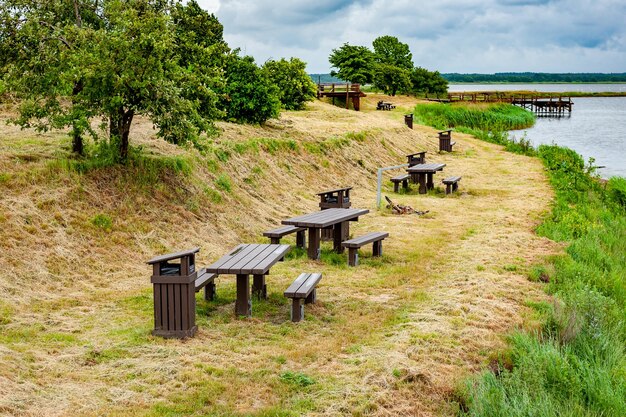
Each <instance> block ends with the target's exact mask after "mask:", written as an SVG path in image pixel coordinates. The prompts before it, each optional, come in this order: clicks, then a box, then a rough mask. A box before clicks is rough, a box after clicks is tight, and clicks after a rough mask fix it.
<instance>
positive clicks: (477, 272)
mask: <svg viewBox="0 0 626 417" xmlns="http://www.w3.org/2000/svg"><path fill="white" fill-rule="evenodd" d="M381 98H382V97H380V96H376V95H369V96H368V97H367V98H366V99H365V103H364V104H363V106H362V107H363V111H362V112H353V111H348V110H344V109H340V108H337V107H333V106H331V105H328V104H325V103H321V102H315V103H313V104H311V105H310V106H309V108H308V109H307V110H305V111H301V112H287V113H284V114H283V115H282V117H281V118H280V119H279V120H272V121H271V123H268V125H267V126H264V127H258V126H257V127H255V126H244V125H233V124H226V123H224V124H220V125H219V128H220V129H221V134H220V135H219V136H218V137H215V138H212V139H211V141H210V143H208V144H207V145H206V147H205V148H204V149H203V150H202V151H198V150H193V149H183V148H178V147H175V146H173V145H170V144H167V143H164V142H162V141H160V140H158V139H156V138H155V136H154V132H153V130H152V127H151V125H150V123H149V122H147V121H145V120H139V121H138V122H137V123H136V125H135V126H134V127H133V130H132V132H131V135H132V142H133V145H134V146H135V147H137V149H136V150H135V151H134V152H133V156H132V163H131V165H130V166H129V167H128V168H123V167H119V166H109V165H108V164H107V163H106V157H105V156H103V155H102V154H100V156H98V157H97V158H96V159H95V160H90V161H76V160H72V159H68V156H67V149H68V147H69V141H68V139H67V137H66V135H65V134H63V133H62V132H61V133H56V132H55V133H45V134H38V133H35V132H33V131H28V130H25V131H21V130H19V129H17V128H14V127H12V126H5V124H4V120H6V118H7V117H9V116H10V114H11V109H10V107H8V106H5V107H3V109H2V115H1V118H2V120H0V122H2V123H1V129H2V130H1V132H2V134H0V195H1V196H2V197H1V198H0V225H1V229H0V248H1V250H0V265H1V269H0V294H1V295H2V297H0V300H1V301H0V330H1V333H0V413H3V414H8V415H77V414H80V415H124V416H126V415H188V414H193V413H196V414H203V415H228V416H231V415H232V416H234V415H246V416H249V415H252V416H277V415H280V416H282V415H294V416H295V415H301V414H307V415H328V416H331V415H333V416H334V415H416V414H418V413H422V414H423V415H442V414H443V415H451V414H453V413H455V411H456V410H455V408H454V404H453V403H451V402H450V401H449V400H450V399H451V396H452V393H453V392H454V388H455V385H456V384H457V382H458V381H461V380H463V378H464V376H465V375H467V374H468V373H471V372H475V371H477V370H479V369H482V368H483V367H484V366H485V364H487V363H489V361H490V359H491V357H490V352H493V351H495V350H496V349H497V348H499V347H502V346H503V344H504V343H503V340H502V336H501V335H502V334H504V333H506V332H508V331H510V330H511V329H512V328H513V327H515V326H521V325H522V323H526V326H531V327H532V326H533V323H534V319H533V317H534V316H533V315H534V314H535V313H534V312H533V310H531V309H530V308H528V307H526V305H527V304H528V305H530V304H529V303H530V301H534V300H537V299H541V298H543V297H545V295H543V294H542V292H541V291H540V287H539V286H540V284H537V283H532V282H529V281H528V280H527V279H526V273H527V272H528V271H527V270H526V265H528V264H530V263H532V262H535V261H538V260H540V259H541V258H542V257H543V256H545V254H547V253H555V252H557V251H558V250H559V247H558V246H556V245H555V244H554V243H553V242H551V241H549V240H547V239H545V238H540V237H537V236H536V235H535V234H534V233H533V229H534V228H535V227H536V225H537V224H538V222H539V218H540V215H541V214H542V213H544V212H545V211H546V210H547V209H548V207H549V204H550V200H551V198H552V192H551V190H550V187H549V185H548V183H547V180H546V177H545V174H544V172H543V168H542V165H541V163H540V162H539V161H538V160H535V159H532V158H528V157H525V156H521V155H513V154H510V153H507V152H505V151H504V150H502V149H501V148H500V147H499V146H497V145H493V144H489V143H484V142H481V141H477V140H474V139H472V138H471V137H469V136H466V135H463V134H455V140H456V141H457V145H456V147H455V152H454V153H453V154H441V155H440V154H438V153H437V139H436V137H437V135H436V131H435V130H433V129H431V128H427V127H422V126H416V128H415V130H409V129H408V128H406V127H405V126H404V125H403V114H404V113H405V112H408V111H410V110H412V109H413V107H414V106H415V104H416V103H415V101H414V100H412V99H410V98H405V97H394V98H388V97H386V98H385V99H386V100H390V101H393V102H395V103H396V104H397V105H398V108H397V109H396V110H395V111H392V112H377V111H375V110H374V108H375V105H376V102H377V101H378V100H380V99H381ZM139 148H140V149H139ZM420 150H427V151H428V154H427V158H428V159H429V160H431V161H440V162H443V163H446V164H447V166H446V168H445V171H444V174H456V175H462V176H463V179H462V181H461V184H460V189H461V193H460V194H459V195H457V196H448V197H444V195H443V192H442V188H441V186H440V187H439V189H438V190H436V191H435V192H430V193H429V194H427V195H417V194H416V193H414V192H413V193H410V194H401V195H393V193H392V192H391V190H392V187H391V184H390V183H388V181H387V179H388V178H389V177H390V176H391V175H397V174H399V173H400V171H395V172H394V171H389V172H387V173H386V175H385V184H384V189H383V191H384V194H386V195H390V196H391V198H393V199H394V200H395V201H397V202H400V203H403V204H408V205H411V206H412V207H414V208H416V209H420V210H430V213H429V214H428V215H427V216H425V217H418V216H415V215H410V216H394V215H392V214H390V212H389V211H387V210H384V209H383V210H380V211H379V210H376V207H375V191H376V180H375V178H376V169H377V168H378V167H381V166H390V165H397V164H400V163H403V162H405V158H404V155H405V154H408V153H413V152H417V151H420ZM93 152H94V154H95V153H97V152H102V150H96V149H95V148H94V149H93ZM94 161H95V162H94ZM438 177H440V176H438ZM440 179H441V178H437V181H440ZM346 185H351V186H354V197H353V206H354V207H359V208H368V209H370V214H368V215H367V216H364V217H363V218H362V219H360V221H359V222H358V223H357V224H354V225H353V227H352V228H351V232H352V234H353V235H360V234H362V233H364V232H367V231H388V232H389V233H390V238H389V239H388V240H386V241H385V255H384V257H383V258H382V259H375V258H371V257H370V254H371V249H370V248H367V249H366V250H364V251H363V253H362V257H361V261H362V264H361V265H360V266H359V267H358V268H348V267H347V266H346V255H343V256H338V255H335V254H333V253H331V251H330V249H331V246H330V244H328V243H326V244H324V245H323V248H322V249H323V254H322V260H321V261H319V262H314V261H309V260H308V259H307V258H306V256H305V254H304V253H303V252H301V251H296V250H292V252H291V254H290V255H289V257H288V259H287V261H286V262H283V263H280V264H279V265H277V266H276V267H274V268H273V269H272V273H271V275H270V276H269V277H268V292H269V300H268V301H262V302H257V301H255V302H254V303H253V315H252V318H250V319H239V318H236V317H235V316H234V312H233V310H234V307H233V305H234V297H235V285H234V279H233V278H232V277H230V276H225V277H220V278H219V279H218V281H217V292H218V299H217V300H216V301H215V302H205V301H204V300H202V299H201V297H200V296H198V309H197V313H198V324H199V327H200V330H199V333H198V335H197V336H196V337H195V338H193V339H189V340H186V341H182V342H181V341H176V340H163V339H160V338H154V337H152V336H151V335H150V331H151V329H152V326H153V316H152V292H151V286H150V282H149V276H150V270H149V268H148V266H147V265H146V264H145V261H146V260H147V259H149V258H151V257H152V256H154V255H157V254H161V253H165V252H169V251H174V250H179V249H185V248H191V247H194V246H199V247H200V248H201V252H200V254H199V259H198V262H199V264H200V265H205V264H208V263H210V262H212V261H214V260H216V259H217V258H219V257H220V256H221V255H223V254H224V253H226V252H227V251H228V250H229V249H230V248H232V247H233V246H235V245H236V244H238V243H241V242H263V241H264V239H263V238H262V237H261V232H262V231H263V230H266V229H268V228H271V227H274V226H276V225H278V224H279V222H280V219H283V218H287V217H291V216H294V215H297V214H301V213H306V212H309V211H312V210H317V208H318V207H317V203H318V202H317V200H316V196H315V193H316V192H319V191H322V190H324V189H328V188H334V187H337V186H346ZM414 190H415V188H414ZM287 242H291V243H293V238H292V239H287ZM302 271H319V272H322V273H323V274H324V277H323V279H322V281H321V286H320V288H319V290H318V299H319V302H318V303H317V304H316V305H314V306H307V308H306V320H305V321H304V322H303V323H300V324H298V325H294V324H292V323H290V322H289V305H288V302H287V300H286V299H285V298H284V297H283V296H282V292H283V291H284V289H285V288H286V287H287V286H288V285H289V283H290V282H291V281H293V279H294V278H295V277H296V276H297V275H298V274H299V273H300V272H302Z"/></svg>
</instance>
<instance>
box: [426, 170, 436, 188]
mask: <svg viewBox="0 0 626 417" xmlns="http://www.w3.org/2000/svg"><path fill="white" fill-rule="evenodd" d="M426 188H428V189H429V190H432V189H433V188H435V182H434V181H433V174H431V173H428V174H426Z"/></svg>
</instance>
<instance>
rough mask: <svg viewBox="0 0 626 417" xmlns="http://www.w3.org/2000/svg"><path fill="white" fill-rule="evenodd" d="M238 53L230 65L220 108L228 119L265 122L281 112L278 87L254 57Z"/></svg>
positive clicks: (235, 53) (232, 57)
mask: <svg viewBox="0 0 626 417" xmlns="http://www.w3.org/2000/svg"><path fill="white" fill-rule="evenodd" d="M238 52H239V51H234V53H233V54H231V55H230V56H229V58H228V62H227V64H226V83H225V86H224V88H223V89H222V90H221V92H222V96H221V102H220V108H222V109H224V110H225V111H226V119H227V120H231V121H235V122H240V123H264V122H265V121H267V120H268V119H271V118H273V117H277V116H278V114H279V112H280V99H279V92H278V87H277V86H276V85H275V84H274V83H272V81H271V80H270V78H269V76H268V74H267V72H266V71H264V70H263V69H262V68H259V67H258V66H257V65H256V63H255V62H254V58H252V57H251V56H243V57H242V56H239V55H238Z"/></svg>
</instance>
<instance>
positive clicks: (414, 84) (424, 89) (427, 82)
mask: <svg viewBox="0 0 626 417" xmlns="http://www.w3.org/2000/svg"><path fill="white" fill-rule="evenodd" d="M411 90H412V91H413V92H414V93H416V94H420V93H422V94H424V93H425V94H445V93H447V92H448V81H447V80H446V79H445V78H443V77H442V76H441V74H440V73H439V71H434V72H433V71H428V70H427V69H425V68H421V67H415V68H413V71H411Z"/></svg>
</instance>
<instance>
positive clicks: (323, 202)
mask: <svg viewBox="0 0 626 417" xmlns="http://www.w3.org/2000/svg"><path fill="white" fill-rule="evenodd" d="M351 189H352V187H346V188H337V189H336V190H328V191H322V192H321V193H317V195H318V196H320V210H326V209H329V208H350V206H351V205H352V203H351V202H350V190H351ZM343 230H344V234H346V233H348V228H347V227H344V229H343ZM321 239H322V241H324V242H328V241H330V240H333V229H332V228H331V229H322V234H321ZM346 239H348V236H347V235H346V236H342V240H346Z"/></svg>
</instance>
